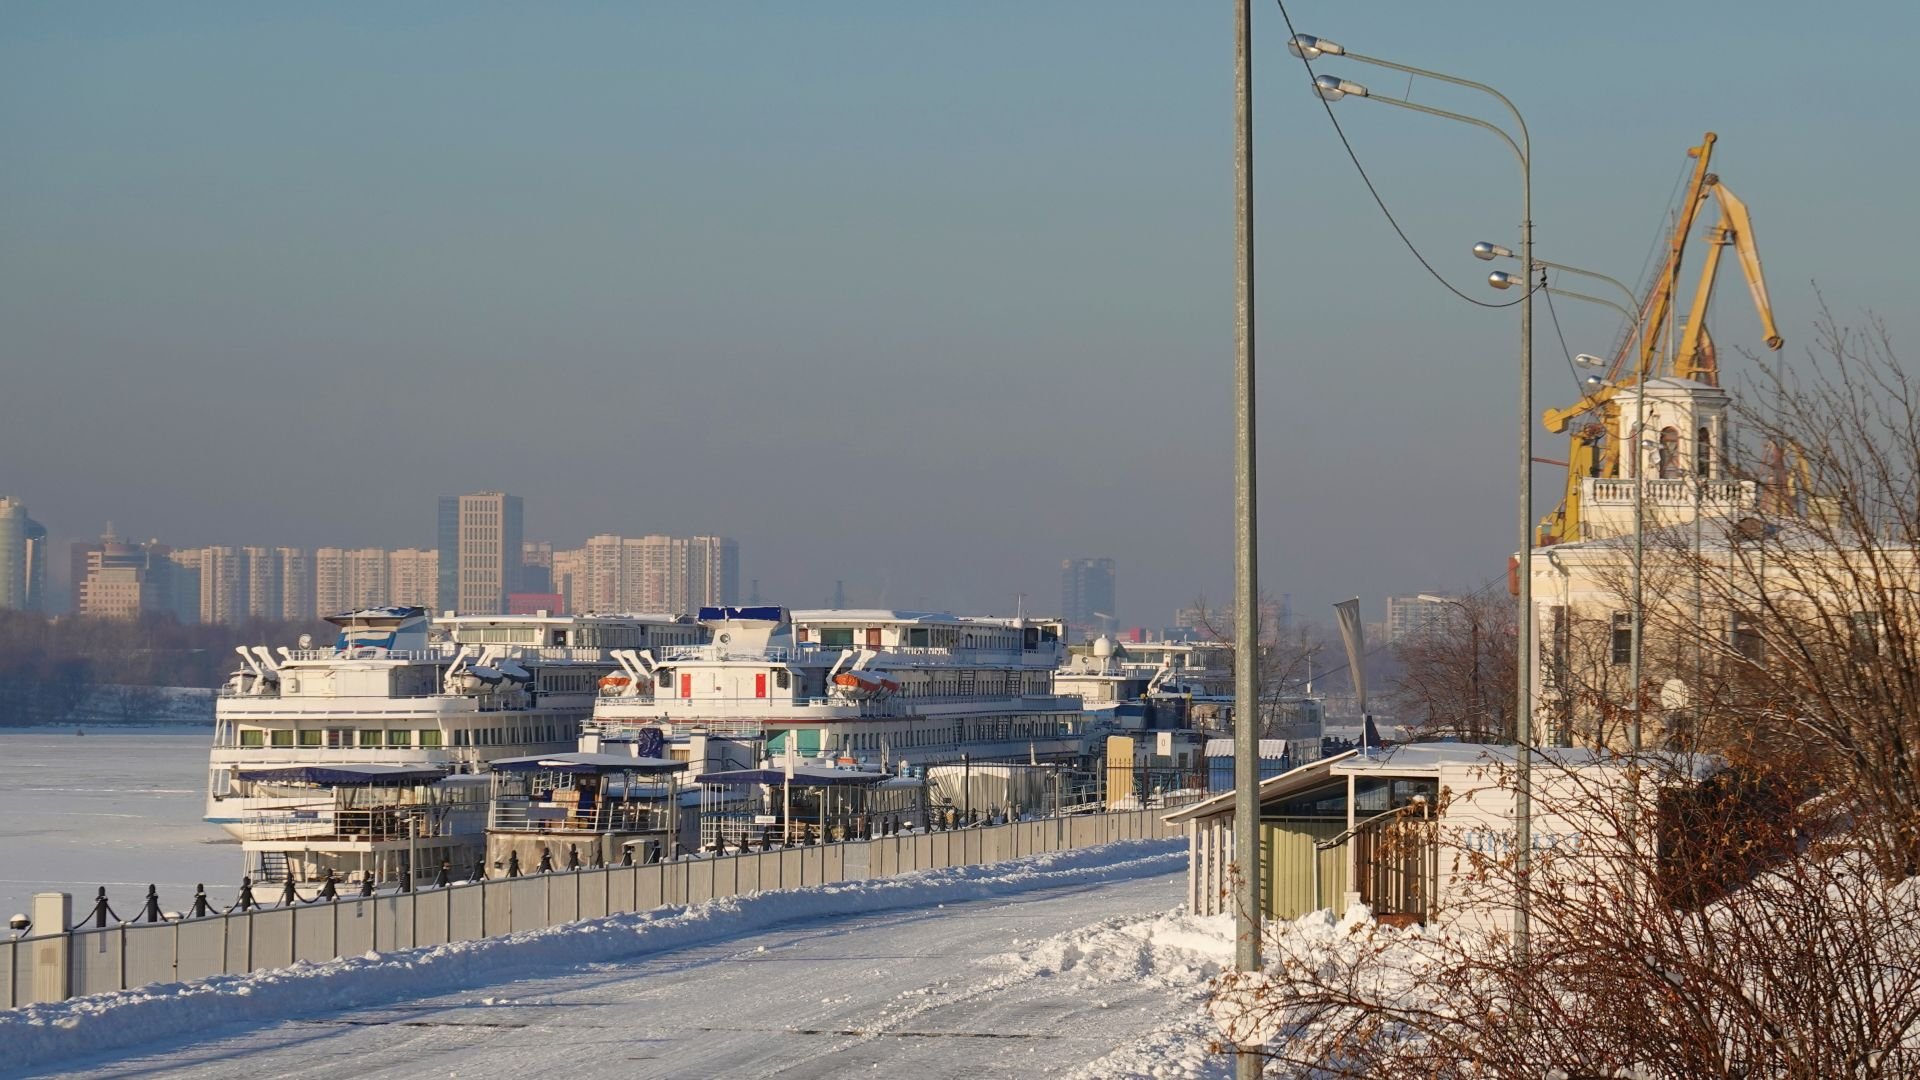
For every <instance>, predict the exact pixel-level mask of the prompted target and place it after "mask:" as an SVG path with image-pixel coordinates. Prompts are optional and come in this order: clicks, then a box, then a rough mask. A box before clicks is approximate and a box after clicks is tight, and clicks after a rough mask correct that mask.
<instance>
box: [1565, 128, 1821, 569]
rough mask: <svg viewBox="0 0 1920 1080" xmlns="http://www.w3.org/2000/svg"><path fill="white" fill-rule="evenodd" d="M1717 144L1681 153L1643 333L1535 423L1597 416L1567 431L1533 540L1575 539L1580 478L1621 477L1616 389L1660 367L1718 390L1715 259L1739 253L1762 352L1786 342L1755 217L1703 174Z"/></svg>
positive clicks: (1709, 138)
mask: <svg viewBox="0 0 1920 1080" xmlns="http://www.w3.org/2000/svg"><path fill="white" fill-rule="evenodd" d="M1717 140H1718V136H1716V135H1714V133H1713V132H1711V131H1709V132H1707V133H1706V135H1705V136H1703V137H1702V138H1701V140H1700V145H1698V146H1695V147H1692V148H1690V149H1688V151H1687V155H1688V156H1689V157H1691V158H1693V159H1694V165H1693V171H1692V178H1691V181H1690V182H1689V184H1688V187H1687V195H1686V198H1685V199H1683V200H1682V201H1681V203H1680V210H1679V213H1678V214H1677V215H1676V216H1675V219H1674V223H1673V231H1672V233H1671V234H1670V235H1669V237H1668V241H1667V259H1666V264H1665V266H1664V267H1663V268H1662V270H1661V272H1660V274H1659V276H1658V277H1657V278H1655V279H1654V282H1653V286H1652V288H1651V289H1650V290H1649V291H1648V294H1647V298H1646V300H1645V301H1644V302H1643V303H1642V304H1641V305H1640V314H1641V317H1642V327H1643V330H1644V333H1642V334H1640V335H1637V336H1629V338H1628V339H1627V341H1626V343H1625V344H1623V345H1622V346H1621V349H1620V352H1619V354H1618V355H1616V356H1615V357H1614V360H1613V363H1612V364H1611V365H1610V367H1609V368H1608V371H1607V377H1606V383H1605V385H1603V386H1602V387H1601V388H1600V389H1598V390H1596V391H1594V392H1593V393H1591V394H1588V395H1586V396H1585V397H1583V398H1581V399H1580V400H1579V401H1577V402H1575V403H1574V404H1572V405H1570V406H1568V407H1566V408H1564V409H1548V410H1547V411H1546V412H1545V413H1544V414H1543V416H1542V418H1541V419H1542V422H1543V423H1544V424H1545V425H1546V428H1547V430H1548V431H1551V432H1554V433H1555V434H1558V433H1560V432H1562V431H1566V430H1567V429H1568V428H1569V427H1570V426H1572V424H1573V423H1574V422H1575V421H1576V420H1579V419H1580V418H1581V417H1588V416H1589V414H1593V413H1596V412H1598V414H1599V415H1598V416H1593V417H1590V418H1589V419H1587V420H1586V421H1585V422H1583V423H1581V424H1580V426H1579V427H1578V428H1577V429H1575V430H1574V432H1573V435H1572V445H1571V447H1570V448H1569V450H1568V454H1567V488H1566V494H1565V496H1564V497H1563V498H1562V500H1561V502H1560V505H1559V506H1558V507H1556V508H1555V509H1554V511H1553V512H1552V513H1550V514H1548V515H1547V516H1546V517H1545V518H1544V519H1542V520H1541V522H1540V529H1539V532H1538V536H1537V537H1536V539H1537V541H1538V543H1539V544H1540V545H1541V546H1546V545H1550V544H1557V543H1560V542H1562V541H1565V540H1576V539H1579V537H1580V486H1581V481H1582V480H1583V479H1585V478H1587V477H1590V476H1593V477H1602V476H1617V475H1619V469H1620V447H1619V445H1618V443H1617V441H1616V440H1613V439H1610V438H1608V433H1609V432H1613V431H1618V430H1619V417H1618V406H1617V405H1615V404H1614V401H1613V399H1614V397H1615V396H1616V395H1617V394H1618V393H1619V392H1620V391H1621V390H1624V389H1627V388H1628V387H1632V386H1637V385H1639V384H1641V383H1643V382H1646V381H1648V380H1650V379H1654V378H1658V377H1659V376H1660V375H1661V374H1662V371H1663V370H1664V371H1665V372H1666V373H1668V374H1672V375H1676V376H1678V377H1680V378H1685V379H1692V380H1694V381H1696V382H1702V383H1706V384H1708V385H1710V386H1717V385H1719V379H1720V373H1719V366H1718V362H1717V357H1716V355H1715V352H1714V347H1713V337H1712V335H1711V334H1709V333H1708V332H1707V306H1708V304H1709V303H1711V302H1712V299H1713V285H1714V280H1715V278H1716V277H1717V275H1718V273H1719V269H1720V256H1721V254H1722V253H1723V252H1724V251H1725V250H1726V249H1727V248H1728V247H1729V246H1731V247H1732V248H1733V249H1734V250H1735V252H1736V253H1737V255H1738V258H1739V260H1740V268H1741V271H1742V272H1743V273H1744V274H1745V275H1746V279H1747V290H1748V292H1750V293H1751V294H1752V296H1753V303H1754V307H1755V309H1756V310H1757V311H1758V312H1759V313H1760V324H1761V329H1762V332H1763V334H1764V336H1765V341H1766V345H1767V348H1769V349H1774V350H1778V349H1779V348H1780V347H1781V346H1782V345H1783V344H1785V342H1784V341H1783V340H1782V339H1781V337H1780V332H1779V329H1778V327H1777V326H1776V325H1775V324H1774V319H1773V304H1772V301H1771V300H1770V299H1769V298H1768V296H1767V282H1766V278H1765V276H1764V275H1763V274H1762V272H1761V269H1760V252H1759V249H1758V247H1757V246H1756V245H1755V244H1754V239H1753V220H1752V217H1751V215H1750V214H1749V213H1748V211H1747V205H1746V203H1744V202H1742V201H1741V200H1740V199H1739V198H1738V197H1736V196H1735V195H1734V194H1733V192H1732V191H1730V190H1728V189H1727V187H1726V185H1724V184H1722V183H1721V182H1720V178H1719V177H1718V176H1716V175H1714V174H1713V173H1711V172H1709V171H1708V169H1707V165H1708V163H1709V162H1710V161H1711V160H1712V157H1713V145H1714V143H1715V142H1716V141H1717ZM1709 197H1711V198H1713V200H1714V201H1715V202H1716V203H1718V204H1719V209H1720V215H1719V219H1718V220H1717V221H1716V222H1715V223H1714V224H1713V225H1712V226H1711V227H1709V228H1708V230H1707V233H1706V237H1705V240H1706V243H1707V245H1708V248H1707V254H1706V259H1705V261H1704V263H1703V264H1702V266H1701V268H1700V281H1699V284H1698V285H1697V286H1696V287H1695V289H1694V294H1693V303H1692V306H1691V308H1690V309H1689V311H1688V316H1687V321H1686V324H1685V325H1686V329H1685V331H1684V333H1683V335H1682V338H1681V340H1680V342H1679V345H1678V346H1677V347H1676V348H1675V349H1674V350H1673V353H1672V355H1669V356H1667V357H1665V358H1664V363H1663V362H1662V360H1663V358H1662V356H1661V352H1660V343H1661V342H1662V341H1666V340H1670V339H1671V336H1672V335H1671V334H1670V333H1669V332H1668V330H1667V327H1668V325H1669V323H1670V322H1671V320H1672V319H1673V315H1674V299H1675V298H1674V290H1675V286H1676V285H1677V283H1678V282H1679V279H1680V264H1681V260H1682V258H1683V256H1684V255H1685V253H1686V246H1687V238H1688V236H1690V235H1691V234H1692V232H1693V226H1694V222H1695V221H1696V220H1697V218H1698V216H1699V212H1700V207H1701V204H1703V203H1704V202H1705V201H1706V200H1707V199H1708V198H1709ZM1629 356H1633V358H1634V363H1633V365H1632V370H1631V372H1630V373H1629V372H1627V371H1626V369H1627V359H1628V357H1629Z"/></svg>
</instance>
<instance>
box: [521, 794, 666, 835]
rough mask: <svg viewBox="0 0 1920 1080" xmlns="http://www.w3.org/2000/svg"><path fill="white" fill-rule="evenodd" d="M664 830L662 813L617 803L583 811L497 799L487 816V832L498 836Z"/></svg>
mask: <svg viewBox="0 0 1920 1080" xmlns="http://www.w3.org/2000/svg"><path fill="white" fill-rule="evenodd" d="M666 827H667V815H666V813H665V812H664V811H662V810H657V809H655V808H654V807H653V806H651V805H638V804H633V803H624V802H619V801H610V802H601V803H598V804H596V805H594V806H590V807H582V806H580V805H579V804H577V803H570V802H559V801H548V800H541V799H496V800H495V801H494V803H493V807H492V809H491V810H490V811H489V812H488V814H487V828H488V829H489V830H494V831H499V832H535V833H610V832H657V831H660V830H663V829H665V828H666Z"/></svg>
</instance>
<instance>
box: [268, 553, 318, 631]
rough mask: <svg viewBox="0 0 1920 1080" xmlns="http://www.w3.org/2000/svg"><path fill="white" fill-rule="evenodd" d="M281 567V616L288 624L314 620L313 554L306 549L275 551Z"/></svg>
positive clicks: (275, 558)
mask: <svg viewBox="0 0 1920 1080" xmlns="http://www.w3.org/2000/svg"><path fill="white" fill-rule="evenodd" d="M273 558H274V561H275V562H277V563H278V564H279V566H280V615H279V617H280V618H282V619H285V620H287V621H288V622H305V621H307V620H310V619H312V618H313V615H314V610H313V554H312V553H311V552H309V551H308V550H307V549H306V548H297V547H283V548H275V549H273Z"/></svg>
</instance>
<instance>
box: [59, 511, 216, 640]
mask: <svg viewBox="0 0 1920 1080" xmlns="http://www.w3.org/2000/svg"><path fill="white" fill-rule="evenodd" d="M74 551H75V553H76V554H80V553H82V552H84V555H85V559H86V562H85V564H84V566H83V567H82V568H81V570H80V571H79V574H80V577H79V579H78V582H79V588H78V589H77V590H76V591H75V593H74V608H73V610H74V613H75V614H76V615H85V616H88V617H90V618H96V619H122V620H128V621H131V620H133V619H138V618H140V617H141V616H143V615H150V614H158V613H161V612H171V613H173V614H174V615H175V616H176V617H180V618H182V621H185V622H191V621H193V619H194V618H197V617H198V615H199V612H200V591H199V590H200V584H199V579H198V578H197V577H196V578H195V579H194V582H193V590H194V594H193V603H192V605H191V606H192V609H193V612H192V615H190V616H184V617H183V616H181V614H180V606H179V603H178V598H177V597H176V596H175V595H174V592H175V588H176V580H177V578H178V577H179V576H180V574H181V571H180V569H179V567H178V566H177V565H176V564H175V562H174V558H173V555H174V552H173V550H172V549H171V548H169V547H167V546H166V545H165V544H162V543H160V542H159V541H158V540H149V541H148V542H146V543H144V544H131V543H126V542H124V541H122V540H121V539H120V538H119V537H117V536H115V535H113V527H112V526H111V525H109V526H108V527H107V533H106V535H105V536H102V537H101V538H100V539H99V540H98V541H95V542H91V543H84V544H75V545H74ZM196 565H197V563H196Z"/></svg>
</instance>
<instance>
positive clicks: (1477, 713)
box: [1389, 585, 1518, 742]
mask: <svg viewBox="0 0 1920 1080" xmlns="http://www.w3.org/2000/svg"><path fill="white" fill-rule="evenodd" d="M1447 603H1448V605H1449V607H1448V614H1449V616H1450V617H1449V618H1448V619H1447V620H1446V625H1445V627H1444V628H1434V629H1432V630H1427V631H1424V632H1417V633H1413V634H1410V635H1408V636H1406V637H1404V638H1402V639H1401V640H1400V641H1397V642H1395V643H1394V645H1393V655H1394V658H1395V659H1396V660H1397V661H1398V662H1399V672H1398V674H1397V675H1396V676H1395V678H1394V680H1393V682H1392V683H1391V685H1390V686H1389V692H1390V694H1391V697H1392V700H1393V703H1394V707H1395V709H1396V711H1398V712H1399V713H1400V714H1401V715H1402V716H1403V717H1406V718H1407V720H1408V723H1409V725H1410V726H1412V727H1413V728H1414V729H1415V731H1416V732H1417V733H1418V734H1420V735H1436V736H1454V737H1457V738H1460V739H1464V740H1466V741H1468V742H1494V741H1500V742H1508V741H1511V740H1512V738H1513V733H1514V725H1513V715H1514V712H1513V706H1514V699H1515V697H1516V696H1517V695H1516V693H1515V690H1514V687H1515V679H1516V678H1517V675H1518V672H1517V671H1516V669H1515V666H1514V662H1513V652H1514V647H1515V645H1514V631H1513V626H1514V621H1513V617H1514V605H1513V602H1512V600H1511V599H1509V598H1508V597H1507V596H1506V595H1505V593H1504V592H1500V591H1498V590H1497V589H1496V588H1494V587H1493V586H1491V585H1482V586H1481V587H1480V588H1478V589H1476V590H1474V591H1473V592H1470V593H1468V594H1466V595H1465V596H1462V597H1460V598H1458V599H1455V600H1449V601H1447Z"/></svg>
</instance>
